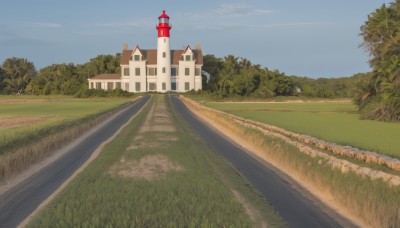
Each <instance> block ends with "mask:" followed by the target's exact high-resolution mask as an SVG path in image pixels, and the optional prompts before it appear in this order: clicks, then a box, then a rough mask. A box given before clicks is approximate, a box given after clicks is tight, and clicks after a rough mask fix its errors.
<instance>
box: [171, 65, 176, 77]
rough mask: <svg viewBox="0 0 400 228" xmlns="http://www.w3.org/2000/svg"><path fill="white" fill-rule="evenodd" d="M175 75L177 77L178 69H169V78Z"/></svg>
mask: <svg viewBox="0 0 400 228" xmlns="http://www.w3.org/2000/svg"><path fill="white" fill-rule="evenodd" d="M176 75H178V69H177V68H175V67H172V68H171V76H176Z"/></svg>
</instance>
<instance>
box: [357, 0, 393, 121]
mask: <svg viewBox="0 0 400 228" xmlns="http://www.w3.org/2000/svg"><path fill="white" fill-rule="evenodd" d="M361 35H362V36H363V39H364V43H363V47H364V48H366V50H368V51H369V52H370V54H371V60H370V65H371V66H372V67H373V71H372V73H371V75H370V77H369V78H368V80H363V82H364V83H367V84H366V85H359V86H358V88H359V90H358V92H357V94H356V96H355V99H354V101H355V103H356V104H357V105H359V109H360V110H361V111H362V114H363V115H362V116H363V117H364V118H368V119H376V120H383V121H400V111H399V110H400V61H399V59H400V0H396V1H395V2H393V3H390V4H389V5H388V6H386V5H385V4H383V5H382V6H381V7H380V8H379V9H377V10H375V12H373V13H371V14H370V15H369V17H368V20H367V21H366V22H365V23H364V25H363V26H362V27H361Z"/></svg>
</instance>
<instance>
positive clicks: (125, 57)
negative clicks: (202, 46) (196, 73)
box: [121, 46, 203, 65]
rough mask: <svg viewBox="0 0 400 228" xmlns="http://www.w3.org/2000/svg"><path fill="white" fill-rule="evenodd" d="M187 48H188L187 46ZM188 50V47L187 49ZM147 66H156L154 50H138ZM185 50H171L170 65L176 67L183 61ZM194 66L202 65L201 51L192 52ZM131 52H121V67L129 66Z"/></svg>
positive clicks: (155, 51)
mask: <svg viewBox="0 0 400 228" xmlns="http://www.w3.org/2000/svg"><path fill="white" fill-rule="evenodd" d="M188 47H189V46H188ZM189 48H190V47H189ZM139 50H140V52H141V53H142V55H143V57H144V59H145V60H147V64H148V65H156V64H157V50H156V49H148V50H145V49H139ZM186 50H187V48H185V50H171V60H172V61H171V64H172V65H178V64H179V60H183V58H182V54H183V53H184V52H185V51H186ZM192 52H193V55H194V58H195V59H196V64H198V65H203V53H202V51H201V50H196V49H195V50H192ZM132 53H133V50H123V51H122V56H121V65H129V60H132Z"/></svg>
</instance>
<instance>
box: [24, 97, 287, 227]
mask: <svg viewBox="0 0 400 228" xmlns="http://www.w3.org/2000/svg"><path fill="white" fill-rule="evenodd" d="M151 102H152V103H149V105H148V106H147V107H146V108H145V109H144V110H143V111H142V113H140V114H139V115H138V116H137V117H136V118H135V119H134V120H133V121H132V122H131V123H129V124H128V125H127V126H126V128H124V129H123V130H122V131H121V133H120V134H119V135H118V136H117V137H116V138H115V139H114V140H113V141H111V142H110V143H109V144H107V145H106V146H105V148H104V150H103V151H102V152H101V153H100V155H99V157H98V158H97V159H95V160H94V161H93V162H92V163H91V164H90V165H89V166H88V167H87V169H85V170H84V171H83V172H82V173H81V174H80V175H78V176H77V178H76V179H75V180H73V181H72V182H71V184H70V185H68V186H67V187H66V188H65V189H64V191H62V192H61V193H60V195H58V196H57V197H56V198H55V199H54V200H53V201H52V202H50V203H49V205H48V206H47V207H45V208H44V210H43V211H42V212H41V213H40V214H39V215H38V216H37V217H35V218H34V219H33V221H32V223H31V224H30V225H29V227H77V226H78V227H86V226H93V227H99V226H101V227H183V226H188V227H194V226H202V227H251V226H258V227H262V226H264V225H267V226H269V227H281V226H283V222H282V221H281V219H280V218H279V216H277V215H276V213H275V212H274V210H273V209H272V208H271V206H269V205H268V203H267V202H266V201H265V199H263V198H262V197H261V194H260V193H258V192H257V191H256V190H254V189H253V188H252V187H251V186H250V185H249V183H248V182H247V181H246V180H245V179H244V178H243V177H242V176H240V175H239V174H238V173H237V172H235V171H234V170H233V169H232V168H231V167H230V166H229V165H228V164H227V163H226V162H225V161H224V160H223V159H222V158H221V157H219V156H218V155H216V154H214V153H213V152H212V151H210V150H209V148H208V147H207V146H206V145H205V144H204V143H203V142H202V141H201V140H200V139H199V138H198V137H197V136H196V135H195V134H194V133H193V132H192V131H191V129H190V128H189V127H188V126H187V125H186V124H185V123H184V122H183V121H182V120H181V119H180V118H178V117H176V115H175V114H174V113H173V111H171V107H170V104H169V103H168V102H167V101H166V100H164V96H155V98H153V99H152V101H151Z"/></svg>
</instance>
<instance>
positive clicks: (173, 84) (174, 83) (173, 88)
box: [171, 82, 176, 90]
mask: <svg viewBox="0 0 400 228" xmlns="http://www.w3.org/2000/svg"><path fill="white" fill-rule="evenodd" d="M171 90H176V82H171Z"/></svg>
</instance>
